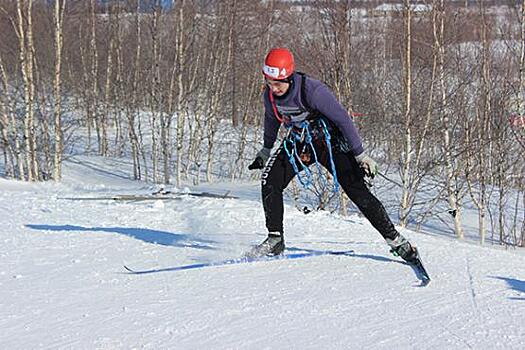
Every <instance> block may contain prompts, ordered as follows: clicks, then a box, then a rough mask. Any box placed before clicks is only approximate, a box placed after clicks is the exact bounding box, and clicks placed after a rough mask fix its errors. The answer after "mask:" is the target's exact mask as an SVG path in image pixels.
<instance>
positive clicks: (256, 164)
mask: <svg viewBox="0 0 525 350" xmlns="http://www.w3.org/2000/svg"><path fill="white" fill-rule="evenodd" d="M271 152H272V149H271V148H266V147H263V148H262V149H261V150H260V151H259V152H257V155H256V156H255V160H254V161H253V162H252V164H250V165H248V169H249V170H254V169H262V168H264V164H266V162H267V161H268V158H270V154H271Z"/></svg>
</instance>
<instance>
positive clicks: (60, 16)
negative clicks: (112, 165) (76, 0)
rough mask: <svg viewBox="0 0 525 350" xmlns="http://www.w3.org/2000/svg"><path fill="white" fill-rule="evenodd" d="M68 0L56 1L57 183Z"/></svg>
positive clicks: (60, 166) (61, 137) (55, 177)
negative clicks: (63, 50)
mask: <svg viewBox="0 0 525 350" xmlns="http://www.w3.org/2000/svg"><path fill="white" fill-rule="evenodd" d="M65 6H66V0H62V1H61V0H55V7H54V13H53V14H54V16H53V21H54V26H55V80H54V95H55V96H54V104H55V110H54V114H55V125H54V127H55V152H54V158H53V159H54V168H53V178H54V179H55V181H60V180H61V179H62V156H63V150H64V144H63V131H62V115H61V114H62V77H61V72H62V46H63V24H64V9H65Z"/></svg>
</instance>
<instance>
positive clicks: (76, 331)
mask: <svg viewBox="0 0 525 350" xmlns="http://www.w3.org/2000/svg"><path fill="white" fill-rule="evenodd" d="M66 165H67V166H66V169H65V171H66V176H65V179H64V183H63V184H25V183H19V182H15V181H7V180H0V215H1V223H2V230H1V231H0V243H1V244H2V249H0V329H2V332H0V348H1V349H40V348H41V349H131V348H145V349H275V348H282V349H389V350H391V349H523V348H525V326H524V324H525V313H524V312H523V310H524V307H525V255H524V254H523V251H522V250H520V249H516V250H509V251H506V250H503V249H500V248H499V247H490V246H488V247H480V246H478V245H475V244H471V243H465V242H458V241H454V240H450V239H446V238H442V237H436V236H430V235H424V234H418V233H415V232H412V231H409V230H403V233H404V234H405V235H406V236H408V237H409V238H410V239H411V240H412V241H413V242H414V243H416V245H417V246H418V247H419V248H420V251H421V254H422V258H423V260H424V262H425V266H426V268H427V270H428V272H429V274H430V276H431V277H432V282H431V283H430V285H429V286H427V287H424V288H418V287H417V286H418V284H419V281H418V280H417V278H416V276H415V274H414V272H413V271H412V269H411V268H410V267H409V266H407V265H406V264H403V263H401V262H400V261H399V259H398V258H395V257H393V256H391V255H390V254H389V253H388V248H387V246H386V244H385V243H384V242H383V240H382V238H381V237H380V236H379V234H378V233H377V232H375V231H374V229H373V228H371V226H370V225H369V224H368V223H367V222H366V220H364V219H363V218H361V217H358V216H351V217H348V218H341V217H337V216H331V215H329V214H327V213H324V212H314V213H311V214H309V215H304V214H302V213H300V212H298V211H296V210H295V209H293V208H291V207H289V206H287V207H286V213H285V230H286V236H287V244H288V247H289V248H290V249H289V251H288V252H287V253H288V254H298V255H299V254H300V253H301V252H306V253H307V252H321V251H333V252H341V251H348V250H352V251H353V253H352V254H348V255H330V254H325V255H315V254H313V255H312V256H307V257H301V258H297V259H274V260H267V261H266V260H263V261H255V262H249V263H237V264H226V265H214V263H217V262H221V261H223V260H227V259H235V258H238V257H239V256H240V255H241V254H242V253H243V252H244V251H246V250H247V249H249V247H250V245H252V244H255V243H256V242H259V241H261V240H262V239H264V236H265V230H264V214H263V212H262V207H261V204H260V202H259V187H258V186H259V185H258V183H256V182H254V183H248V184H216V185H207V186H202V187H200V188H197V189H195V190H196V191H199V190H203V191H209V192H214V193H225V192H226V191H228V190H232V194H233V195H238V196H239V197H240V199H212V198H195V197H183V198H182V199H181V200H179V201H135V202H128V201H109V200H108V201H68V200H63V199H59V198H63V197H82V196H86V197H88V196H91V197H94V196H105V195H114V194H117V193H127V194H129V193H151V192H153V191H154V190H155V188H154V187H152V186H149V185H146V184H143V183H137V182H133V181H130V180H126V179H125V178H124V175H122V174H124V173H125V172H118V171H114V170H112V167H111V166H109V165H107V164H105V163H104V162H103V161H100V162H98V161H95V160H91V161H89V163H86V164H83V162H82V161H80V160H77V161H75V162H68V163H66ZM112 166H114V164H112ZM123 265H128V266H130V267H132V268H134V269H137V270H142V269H144V270H155V269H158V270H160V271H159V272H154V271H153V272H152V273H148V274H143V275H132V274H129V273H127V271H126V270H125V269H124V268H123ZM188 266H194V267H191V268H187V267H188ZM199 266H202V268H201V267H199ZM183 267H186V268H183Z"/></svg>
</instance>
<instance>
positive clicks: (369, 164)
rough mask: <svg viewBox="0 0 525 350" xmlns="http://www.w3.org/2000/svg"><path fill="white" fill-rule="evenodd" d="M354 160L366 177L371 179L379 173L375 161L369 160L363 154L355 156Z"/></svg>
mask: <svg viewBox="0 0 525 350" xmlns="http://www.w3.org/2000/svg"><path fill="white" fill-rule="evenodd" d="M355 159H356V160H357V163H358V164H359V166H360V167H361V169H363V171H364V173H365V176H368V177H370V178H371V179H373V178H374V177H375V176H376V175H377V173H378V172H379V167H378V166H377V163H376V161H375V160H373V159H372V158H370V157H369V156H368V155H367V154H365V153H364V152H363V153H361V154H360V155H358V156H355Z"/></svg>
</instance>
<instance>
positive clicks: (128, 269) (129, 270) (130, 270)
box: [123, 265, 135, 273]
mask: <svg viewBox="0 0 525 350" xmlns="http://www.w3.org/2000/svg"><path fill="white" fill-rule="evenodd" d="M123 266H124V268H125V269H126V270H127V271H128V272H131V273H135V271H133V270H132V269H130V268H129V267H127V266H126V265H123Z"/></svg>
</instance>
